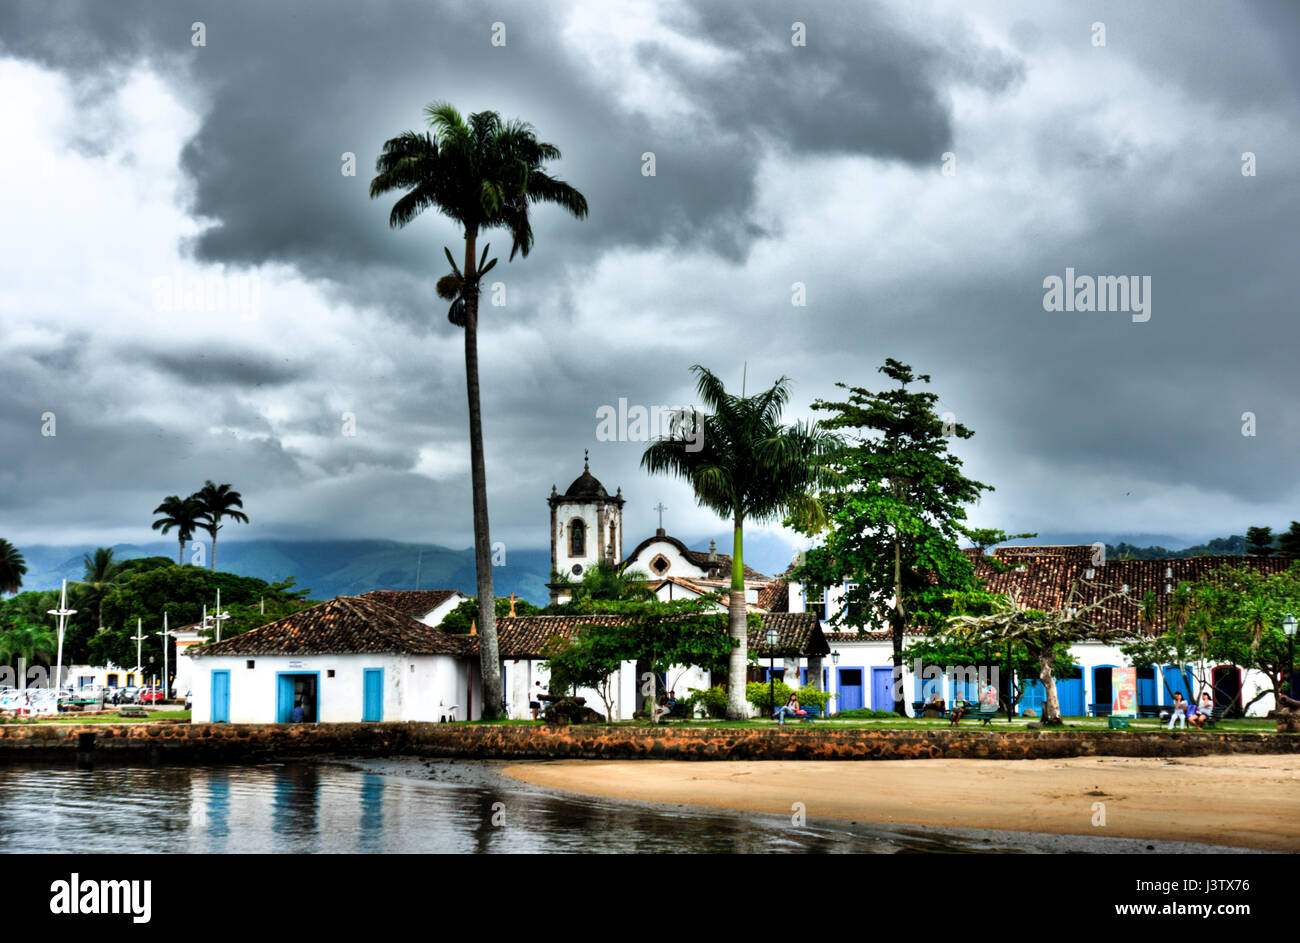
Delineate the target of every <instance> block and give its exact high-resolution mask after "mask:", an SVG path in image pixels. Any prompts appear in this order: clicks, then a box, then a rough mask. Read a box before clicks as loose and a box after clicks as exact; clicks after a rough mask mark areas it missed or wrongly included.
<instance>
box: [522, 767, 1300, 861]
mask: <svg viewBox="0 0 1300 943" xmlns="http://www.w3.org/2000/svg"><path fill="white" fill-rule="evenodd" d="M503 772H504V773H505V775H507V776H510V777H512V778H514V779H517V780H520V781H522V782H526V783H529V784H531V785H535V786H541V787H544V788H549V789H555V790H559V791H562V792H569V793H577V794H582V795H590V796H600V797H604V798H611V799H623V800H629V801H635V802H646V803H654V804H663V805H676V806H691V807H706V808H717V809H727V810H731V811H736V812H750V813H761V814H767V815H785V816H791V817H793V816H795V815H799V814H802V815H805V816H806V817H807V818H808V819H814V818H815V819H819V820H825V821H831V820H838V821H847V822H852V823H873V824H879V825H886V826H900V827H907V826H919V827H926V828H940V829H953V830H956V829H965V830H980V831H991V832H992V831H1001V832H1032V833H1038V834H1052V835H1087V836H1093V837H1111V838H1124V839H1132V840H1149V841H1161V842H1188V843H1197V844H1204V845H1215V846H1221V847H1225V848H1246V849H1253V850H1258V851H1273V852H1295V851H1300V788H1297V787H1298V786H1300V758H1298V757H1293V756H1258V755H1251V756H1233V755H1226V756H1205V757H1184V758H1178V759H1164V758H1140V757H1131V758H1122V757H1086V758H1085V757H1079V758H1069V759H1051V760H945V759H932V760H896V761H892V762H889V763H872V762H859V763H854V762H833V761H832V762H828V761H784V760H778V761H726V762H716V763H693V762H681V761H657V760H539V761H532V762H526V763H519V762H515V763H511V764H510V765H508V766H506V767H505V768H504V770H503Z"/></svg>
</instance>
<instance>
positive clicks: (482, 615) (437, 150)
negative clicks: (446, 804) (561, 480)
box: [370, 102, 587, 718]
mask: <svg viewBox="0 0 1300 943" xmlns="http://www.w3.org/2000/svg"><path fill="white" fill-rule="evenodd" d="M424 111H425V116H426V118H427V119H428V124H429V127H430V128H431V132H432V133H430V132H429V131H426V132H423V133H421V132H418V131H406V132H404V133H402V134H400V135H398V136H397V137H395V138H391V139H389V140H388V141H386V142H385V143H384V150H383V153H382V154H381V155H380V156H379V159H378V160H377V161H376V162H375V177H374V179H373V180H371V182H370V196H371V198H372V199H374V198H377V197H380V196H383V195H384V194H387V193H391V192H393V191H401V192H402V195H401V196H400V197H399V198H398V200H397V202H396V203H394V204H393V209H392V212H391V213H390V214H389V217H388V223H389V225H390V226H391V227H393V228H394V229H400V228H402V227H404V226H406V225H407V224H408V223H410V222H411V221H412V220H414V219H415V218H416V217H417V216H419V215H420V214H421V213H422V212H424V211H425V210H427V209H432V210H436V211H437V212H439V213H441V214H443V215H444V216H447V217H450V218H451V219H452V220H454V221H455V222H457V223H459V224H460V225H461V226H462V227H463V228H464V230H465V253H464V265H463V267H460V266H457V265H456V261H455V259H453V258H452V255H451V251H450V250H449V249H444V250H443V251H444V252H445V253H446V255H447V260H448V261H449V262H450V263H451V268H452V270H451V272H450V273H449V274H447V275H445V276H443V277H442V278H440V279H439V280H438V294H439V295H440V296H441V297H442V298H444V299H446V300H448V301H450V302H451V303H452V304H451V309H450V311H449V312H448V318H449V319H450V320H451V322H452V323H453V324H455V325H456V326H458V327H462V328H464V329H465V381H466V383H465V385H466V391H467V395H468V398H469V451H470V483H471V488H472V491H473V506H474V562H475V568H476V570H477V577H478V579H477V582H478V600H479V616H478V629H479V639H480V641H479V653H480V668H481V673H482V678H483V687H484V690H487V691H501V690H502V687H501V667H500V663H499V661H498V657H497V636H496V612H495V610H494V607H493V602H492V600H493V599H494V598H495V597H494V595H493V590H492V541H491V537H490V536H489V531H488V508H487V477H486V472H485V470H484V462H483V418H482V413H481V410H480V407H479V379H478V298H479V281H480V280H481V279H482V277H483V275H484V273H485V272H487V270H488V269H490V268H491V267H492V266H493V265H494V264H495V263H496V260H495V259H493V260H492V261H490V262H489V261H487V253H488V247H487V246H486V245H485V246H484V247H483V252H482V254H481V255H480V254H479V252H478V237H479V234H480V233H484V232H487V231H488V230H489V229H505V230H506V231H507V232H508V233H509V234H510V238H511V248H510V258H511V259H513V258H514V256H515V253H516V252H518V253H520V254H521V255H523V256H527V255H528V252H529V250H530V249H531V248H532V245H533V230H532V225H531V223H530V221H529V207H530V206H532V205H533V204H535V203H554V204H557V205H558V206H560V207H562V208H563V209H566V210H568V211H569V212H570V213H572V214H573V215H574V216H576V217H578V218H582V217H584V216H586V215H587V198H586V197H584V196H583V195H582V194H581V193H579V192H578V191H577V190H575V189H574V188H573V187H571V186H570V185H569V184H567V183H565V182H564V181H562V180H558V179H556V178H555V177H552V176H551V175H550V174H548V173H547V172H546V171H545V164H546V162H547V161H551V160H558V159H559V157H560V151H559V149H558V148H557V147H555V146H554V145H552V144H547V143H545V142H543V141H539V140H537V136H536V134H535V133H534V128H533V127H532V125H529V124H525V123H524V122H521V121H502V120H501V117H500V116H499V115H498V114H497V113H496V112H494V111H480V112H477V113H475V114H472V115H470V116H469V120H468V121H467V120H466V119H464V118H463V117H461V114H460V112H458V111H457V110H456V109H455V108H453V107H452V106H451V105H449V104H447V103H446V102H435V103H433V104H431V105H429V106H428V107H426V108H425V110H424ZM501 700H502V699H501V698H498V697H487V698H485V699H484V704H483V716H484V717H488V718H491V717H496V716H497V715H498V714H499V713H500V710H501V703H500V701H501Z"/></svg>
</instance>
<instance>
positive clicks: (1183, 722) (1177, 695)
mask: <svg viewBox="0 0 1300 943" xmlns="http://www.w3.org/2000/svg"><path fill="white" fill-rule="evenodd" d="M1189 707H1191V705H1190V704H1188V703H1187V702H1186V701H1184V700H1183V693H1182V692H1181V691H1175V692H1174V706H1173V707H1171V708H1170V709H1169V729H1170V730H1173V729H1174V721H1177V722H1178V724H1179V726H1181V727H1182V728H1183V729H1184V730H1186V729H1187V709H1188V708H1189Z"/></svg>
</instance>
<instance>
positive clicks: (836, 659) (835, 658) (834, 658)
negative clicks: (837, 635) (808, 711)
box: [826, 652, 840, 714]
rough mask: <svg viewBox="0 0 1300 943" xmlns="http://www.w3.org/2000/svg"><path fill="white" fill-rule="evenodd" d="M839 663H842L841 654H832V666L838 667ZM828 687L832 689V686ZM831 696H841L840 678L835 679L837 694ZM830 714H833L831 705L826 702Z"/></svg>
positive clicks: (827, 711)
mask: <svg viewBox="0 0 1300 943" xmlns="http://www.w3.org/2000/svg"><path fill="white" fill-rule="evenodd" d="M839 663H840V653H839V652H831V664H832V665H838V664H839ZM831 673H832V674H837V673H838V672H831ZM826 687H827V688H828V689H829V688H830V685H827V686H826ZM827 693H829V690H828V692H827ZM831 696H832V697H839V696H840V679H839V678H838V677H837V678H836V679H835V693H834V694H833V695H831ZM830 712H831V704H830V701H827V702H826V713H827V714H829V713H830Z"/></svg>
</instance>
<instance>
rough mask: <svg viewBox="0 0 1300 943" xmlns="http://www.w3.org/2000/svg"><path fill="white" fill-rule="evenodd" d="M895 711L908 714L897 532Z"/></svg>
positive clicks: (894, 616) (901, 585) (901, 568)
mask: <svg viewBox="0 0 1300 943" xmlns="http://www.w3.org/2000/svg"><path fill="white" fill-rule="evenodd" d="M893 622H894V625H893V629H894V631H892V632H890V633H889V634H890V636H891V637H892V640H893V643H894V713H895V714H897V715H898V716H899V717H906V716H907V703H906V701H905V699H904V697H903V694H904V691H903V635H904V633H906V632H907V612H906V611H905V610H904V609H903V548H902V544H901V542H900V541H899V539H898V536H897V534H895V536H894V611H893Z"/></svg>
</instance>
